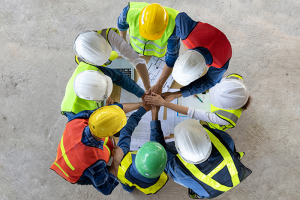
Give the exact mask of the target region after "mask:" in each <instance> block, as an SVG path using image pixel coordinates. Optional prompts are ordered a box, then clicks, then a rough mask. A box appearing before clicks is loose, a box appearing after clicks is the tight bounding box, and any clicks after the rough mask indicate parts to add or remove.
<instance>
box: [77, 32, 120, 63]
mask: <svg viewBox="0 0 300 200" xmlns="http://www.w3.org/2000/svg"><path fill="white" fill-rule="evenodd" d="M110 30H113V31H115V32H116V33H118V34H119V35H120V32H119V30H118V29H116V28H107V29H102V30H101V31H97V33H99V34H100V35H102V36H103V37H104V38H105V39H106V41H107V42H108V44H109V45H110V46H111V44H110V43H109V41H108V33H109V31H110ZM118 56H119V55H118V53H117V52H116V51H112V52H111V54H110V57H109V59H108V61H107V62H106V63H104V64H103V65H101V66H102V67H106V66H107V65H110V64H111V62H112V61H113V60H115V59H116V58H117V57H118ZM75 62H76V63H77V64H79V63H80V62H85V61H83V60H82V59H80V58H79V57H78V56H77V55H75ZM88 64H90V63H88ZM90 65H92V64H90Z"/></svg>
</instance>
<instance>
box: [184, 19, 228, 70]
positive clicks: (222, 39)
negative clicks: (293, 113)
mask: <svg viewBox="0 0 300 200" xmlns="http://www.w3.org/2000/svg"><path fill="white" fill-rule="evenodd" d="M182 42H183V43H184V44H185V45H186V46H187V47H188V48H189V49H194V48H197V47H204V48H206V49H208V50H209V52H210V53H211V56H212V58H213V63H212V64H211V65H207V66H208V67H211V66H212V67H215V68H222V67H223V66H224V64H225V63H227V62H228V61H229V59H230V58H231V56H232V49H231V45H230V42H229V41H228V39H227V37H226V36H225V34H224V33H223V32H221V31H220V30H219V29H217V28H216V27H214V26H211V25H209V24H206V23H202V22H198V24H197V25H196V26H195V28H194V29H193V30H192V32H191V33H190V34H189V35H188V37H187V38H186V39H184V40H182Z"/></svg>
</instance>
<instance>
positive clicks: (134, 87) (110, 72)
mask: <svg viewBox="0 0 300 200" xmlns="http://www.w3.org/2000/svg"><path fill="white" fill-rule="evenodd" d="M96 67H97V68H98V69H100V70H101V71H102V72H103V73H104V74H105V75H106V76H109V77H110V78H111V80H112V82H113V83H114V84H116V85H118V86H121V87H122V88H123V89H125V90H127V91H128V92H130V93H132V94H134V95H135V96H137V97H139V98H141V97H142V96H143V94H144V93H145V91H144V90H143V89H142V88H141V87H140V86H139V85H138V84H136V82H134V81H133V80H132V79H131V78H129V77H128V76H127V75H125V74H123V73H122V72H120V71H118V70H115V69H111V68H109V67H102V66H96Z"/></svg>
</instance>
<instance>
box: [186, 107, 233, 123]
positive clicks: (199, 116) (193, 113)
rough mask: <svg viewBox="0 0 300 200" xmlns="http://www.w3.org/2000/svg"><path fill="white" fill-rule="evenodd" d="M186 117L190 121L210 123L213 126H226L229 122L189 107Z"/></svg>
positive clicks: (213, 114)
mask: <svg viewBox="0 0 300 200" xmlns="http://www.w3.org/2000/svg"><path fill="white" fill-rule="evenodd" d="M187 116H188V117H189V118H191V119H196V120H201V121H204V122H210V123H213V124H219V125H228V124H229V122H228V121H226V120H224V119H222V118H220V117H219V116H218V115H216V114H215V113H212V112H207V111H204V110H201V109H195V108H192V107H190V108H189V109H188V113H187Z"/></svg>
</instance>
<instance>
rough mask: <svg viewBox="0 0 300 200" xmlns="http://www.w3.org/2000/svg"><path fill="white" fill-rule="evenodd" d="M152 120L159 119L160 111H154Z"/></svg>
mask: <svg viewBox="0 0 300 200" xmlns="http://www.w3.org/2000/svg"><path fill="white" fill-rule="evenodd" d="M152 120H153V121H157V120H158V112H152Z"/></svg>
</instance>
